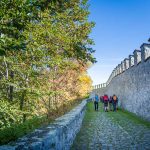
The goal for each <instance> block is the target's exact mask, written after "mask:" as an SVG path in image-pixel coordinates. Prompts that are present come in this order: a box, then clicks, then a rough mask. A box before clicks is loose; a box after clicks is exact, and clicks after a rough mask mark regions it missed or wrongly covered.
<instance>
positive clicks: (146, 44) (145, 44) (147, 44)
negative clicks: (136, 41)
mask: <svg viewBox="0 0 150 150" xmlns="http://www.w3.org/2000/svg"><path fill="white" fill-rule="evenodd" d="M144 46H150V44H149V43H143V44H142V45H141V46H140V48H143V47H144Z"/></svg>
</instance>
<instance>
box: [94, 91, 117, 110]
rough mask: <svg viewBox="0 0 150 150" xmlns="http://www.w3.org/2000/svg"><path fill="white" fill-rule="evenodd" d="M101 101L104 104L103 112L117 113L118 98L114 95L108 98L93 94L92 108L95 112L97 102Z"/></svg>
mask: <svg viewBox="0 0 150 150" xmlns="http://www.w3.org/2000/svg"><path fill="white" fill-rule="evenodd" d="M99 101H101V102H102V103H103V104H104V111H105V112H108V110H110V111H117V109H118V97H117V96H116V95H115V94H114V95H113V96H110V97H108V95H107V94H105V95H104V96H100V97H99V96H98V95H97V94H95V98H94V107H95V111H98V102H99Z"/></svg>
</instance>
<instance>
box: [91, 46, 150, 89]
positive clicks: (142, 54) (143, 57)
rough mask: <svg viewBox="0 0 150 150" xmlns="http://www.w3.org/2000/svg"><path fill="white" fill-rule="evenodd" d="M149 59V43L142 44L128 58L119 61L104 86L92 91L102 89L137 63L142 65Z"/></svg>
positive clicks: (96, 87)
mask: <svg viewBox="0 0 150 150" xmlns="http://www.w3.org/2000/svg"><path fill="white" fill-rule="evenodd" d="M149 58H150V44H149V43H143V44H142V45H141V47H140V50H138V49H135V50H134V52H133V54H131V55H129V57H128V58H125V59H124V60H123V61H121V63H120V64H118V65H117V66H116V67H115V68H114V70H113V71H112V73H111V75H110V76H109V78H108V80H107V82H106V84H104V83H103V84H99V85H100V86H97V85H95V86H94V88H93V89H98V88H104V87H106V86H107V85H109V83H110V82H111V80H112V79H113V78H114V77H116V76H118V75H120V74H122V73H124V72H126V70H128V69H130V68H132V67H136V66H137V65H138V64H139V63H144V62H145V61H147V59H149Z"/></svg>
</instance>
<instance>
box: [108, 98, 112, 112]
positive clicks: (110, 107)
mask: <svg viewBox="0 0 150 150" xmlns="http://www.w3.org/2000/svg"><path fill="white" fill-rule="evenodd" d="M112 107H113V104H112V96H110V98H109V110H110V111H112Z"/></svg>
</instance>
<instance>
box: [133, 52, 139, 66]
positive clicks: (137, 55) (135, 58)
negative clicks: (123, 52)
mask: <svg viewBox="0 0 150 150" xmlns="http://www.w3.org/2000/svg"><path fill="white" fill-rule="evenodd" d="M133 54H134V65H137V64H139V63H140V62H141V51H140V50H137V49H136V50H134V52H133Z"/></svg>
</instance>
